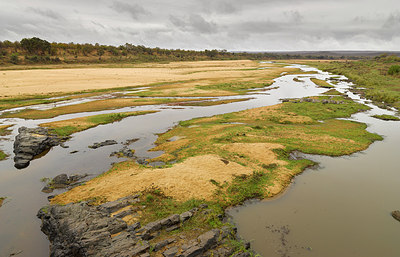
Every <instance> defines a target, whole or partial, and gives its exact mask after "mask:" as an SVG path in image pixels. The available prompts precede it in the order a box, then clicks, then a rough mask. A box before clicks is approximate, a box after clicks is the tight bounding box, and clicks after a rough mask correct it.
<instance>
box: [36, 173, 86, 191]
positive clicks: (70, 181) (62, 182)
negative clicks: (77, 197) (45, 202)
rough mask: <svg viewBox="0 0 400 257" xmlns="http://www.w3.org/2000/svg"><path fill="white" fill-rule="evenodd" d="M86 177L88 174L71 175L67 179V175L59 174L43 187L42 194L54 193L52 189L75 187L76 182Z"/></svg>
mask: <svg viewBox="0 0 400 257" xmlns="http://www.w3.org/2000/svg"><path fill="white" fill-rule="evenodd" d="M87 176H88V174H84V175H71V176H70V177H68V175H67V174H60V175H58V176H56V177H55V178H53V179H52V180H51V181H50V182H49V183H48V184H47V185H46V186H45V187H43V189H42V192H43V193H51V192H53V191H54V189H59V188H69V187H72V186H74V185H76V182H78V181H79V180H81V179H82V178H85V177H87Z"/></svg>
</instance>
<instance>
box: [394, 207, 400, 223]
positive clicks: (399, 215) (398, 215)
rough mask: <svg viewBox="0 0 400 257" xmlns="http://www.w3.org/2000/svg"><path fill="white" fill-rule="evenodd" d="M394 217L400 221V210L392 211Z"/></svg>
mask: <svg viewBox="0 0 400 257" xmlns="http://www.w3.org/2000/svg"><path fill="white" fill-rule="evenodd" d="M392 217H393V218H395V219H396V220H398V221H400V211H399V210H397V211H392Z"/></svg>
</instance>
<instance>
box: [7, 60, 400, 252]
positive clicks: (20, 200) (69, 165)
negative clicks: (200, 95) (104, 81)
mask: <svg viewBox="0 0 400 257" xmlns="http://www.w3.org/2000/svg"><path fill="white" fill-rule="evenodd" d="M299 67H300V66H299ZM301 67H303V68H304V69H305V70H310V69H311V68H307V67H305V66H301ZM311 70H312V69H311ZM294 77H296V75H286V76H282V77H280V78H277V79H276V80H275V83H274V84H273V85H272V86H271V87H273V88H275V87H277V88H275V89H272V90H268V91H259V92H256V91H255V92H251V93H250V94H248V95H245V96H235V97H219V98H216V100H220V99H236V98H248V97H249V96H250V97H252V98H253V99H251V100H248V101H245V102H236V103H230V104H224V105H219V106H207V107H199V106H193V107H190V106H182V107H179V108H176V107H174V106H169V105H155V106H141V107H132V108H131V107H129V108H122V109H119V110H112V111H101V112H90V113H78V114H69V115H63V116H59V117H56V118H52V119H46V120H22V119H2V120H0V121H1V122H2V123H3V124H16V125H15V126H14V127H13V132H12V135H10V136H8V137H6V139H8V140H1V141H0V147H1V149H3V150H5V151H6V152H7V153H8V154H10V157H11V158H9V159H8V160H5V161H1V162H0V196H6V197H7V200H6V201H5V203H4V205H3V206H2V207H1V208H0V256H9V255H10V254H12V253H17V254H18V255H17V256H48V253H49V250H48V247H49V242H48V240H47V238H46V237H45V235H44V234H43V233H42V232H41V231H40V223H41V222H40V220H39V219H37V218H36V213H37V211H38V210H39V209H40V208H41V207H42V206H44V205H46V204H48V201H47V196H48V194H45V193H42V192H41V189H42V187H43V186H44V183H42V182H40V180H41V178H44V177H50V178H52V177H55V176H56V175H58V174H61V173H66V174H69V175H71V174H85V173H88V174H91V175H90V177H89V178H91V177H94V176H97V175H98V174H101V173H103V172H105V171H107V170H108V169H109V168H110V167H111V165H112V163H113V162H119V161H122V160H123V159H118V158H116V157H110V153H111V152H114V151H118V150H120V149H121V148H122V147H123V146H124V145H123V144H124V143H125V142H126V141H127V140H130V139H135V138H138V139H139V140H137V141H135V142H133V143H131V144H130V145H129V147H130V148H131V149H135V151H136V152H135V155H136V156H137V157H138V158H151V157H156V156H158V155H160V154H161V152H149V151H148V150H149V149H151V148H152V147H153V146H154V141H155V140H156V139H157V134H158V133H163V132H165V131H167V130H168V129H170V128H172V127H173V126H175V125H176V124H177V123H178V122H179V121H182V120H189V119H192V118H196V117H205V116H212V115H216V114H222V113H229V112H235V111H240V110H245V109H249V108H256V107H261V106H268V105H273V104H276V103H279V102H280V99H282V98H295V97H306V96H313V95H318V94H320V93H323V92H325V91H327V89H322V88H317V87H315V85H313V83H312V82H311V81H310V80H309V78H310V77H317V78H321V79H325V78H328V77H330V75H328V74H327V73H320V74H317V75H307V76H298V77H301V78H302V80H304V81H305V83H299V82H295V81H293V78H294ZM338 87H342V91H343V92H344V91H346V90H347V88H348V85H347V84H345V83H342V84H341V83H339V85H338ZM354 97H356V96H354ZM44 108H45V106H44ZM140 110H159V112H158V113H154V114H148V115H144V116H135V117H129V118H126V119H124V120H122V121H120V122H116V123H113V124H107V125H101V126H98V127H96V128H92V129H89V130H87V131H83V132H80V133H76V134H74V135H73V137H72V138H71V139H70V140H69V141H68V142H67V143H66V144H65V145H67V146H68V147H69V148H62V147H60V146H57V147H54V148H52V149H51V150H50V151H49V152H48V153H47V154H46V155H45V156H43V157H41V158H39V159H36V160H33V161H32V162H31V164H30V166H29V167H27V168H26V169H23V170H17V169H15V168H14V167H13V161H12V157H13V154H12V144H13V140H14V137H15V136H16V134H17V129H18V127H20V126H28V127H35V126H37V124H40V123H44V122H51V121H57V120H64V119H71V118H77V117H83V116H89V115H96V114H101V113H111V112H122V111H140ZM377 112H378V113H380V112H382V113H386V112H387V111H384V110H377ZM365 115H366V117H368V114H365ZM370 119H373V118H369V119H368V120H367V122H368V123H371V124H372V123H374V124H375V123H379V124H382V126H383V127H385V126H386V127H388V128H387V130H390V129H393V128H396V126H397V125H395V124H394V123H389V122H386V123H385V122H383V121H378V120H375V119H373V120H370ZM392 124H393V125H392ZM397 128H398V127H397ZM384 132H385V133H386V132H387V133H389V132H388V131H384ZM385 133H381V134H384V135H385V136H386V134H385ZM393 134H396V133H395V132H393ZM106 139H114V140H116V141H117V142H119V144H117V145H112V146H106V147H102V148H98V149H89V148H88V147H87V146H88V145H91V144H93V143H94V142H102V141H104V140H106ZM392 141H393V142H394V143H395V142H397V145H399V144H398V143H399V142H398V141H395V139H392V138H391V137H389V136H387V139H385V141H383V142H379V143H375V144H374V145H373V147H371V149H374V147H382V146H385V145H386V144H387V142H392ZM394 146H395V144H394ZM385 149H386V148H385ZM385 149H381V151H386V150H385ZM73 151H78V152H77V153H74V154H71V153H70V152H73ZM368 151H370V150H367V151H366V152H365V153H367V152H368ZM377 152H378V153H379V151H377ZM395 152H396V151H394V153H393V154H395ZM365 153H363V154H358V155H354V156H352V157H346V158H338V159H330V158H327V157H322V159H321V160H317V161H318V162H320V163H321V165H322V166H323V167H324V168H322V169H320V170H318V171H311V172H308V171H307V172H305V173H304V174H303V175H301V176H299V177H298V178H297V179H296V183H295V185H294V186H292V187H290V189H289V190H288V192H287V193H285V194H283V195H282V197H280V198H278V199H276V200H273V201H270V202H268V203H267V205H268V204H270V206H271V208H270V209H271V210H272V209H273V210H274V211H271V210H265V211H264V210H261V209H254V211H250V210H252V208H261V207H260V206H263V204H265V203H264V202H262V203H257V204H252V205H246V206H245V207H240V208H239V209H237V210H235V211H234V214H233V216H234V221H235V222H236V223H237V225H238V227H239V233H240V235H242V236H243V237H244V238H246V239H249V240H250V239H254V241H253V246H254V248H255V249H256V250H257V251H259V252H260V253H261V254H262V255H263V256H273V255H271V254H272V253H273V252H275V251H276V249H275V248H274V247H279V246H280V244H281V243H282V242H281V241H282V240H281V241H279V240H275V239H276V238H277V236H281V234H279V232H274V233H272V234H271V235H270V238H269V239H268V240H267V239H266V238H267V237H268V236H269V232H268V231H269V230H271V231H272V230H274V229H275V227H277V228H278V230H279V229H280V231H282V230H285V233H287V235H286V234H283V235H284V238H283V239H284V240H287V241H288V242H289V243H292V240H289V239H290V238H289V237H293V238H297V239H298V237H299V238H303V235H298V234H296V236H295V237H294V236H293V235H294V233H295V231H296V230H297V229H296V228H295V226H294V225H293V224H290V222H286V221H289V220H290V219H291V218H290V215H288V217H287V218H285V219H283V221H284V222H282V220H280V217H284V215H282V214H280V213H279V211H277V210H278V209H279V207H276V206H278V204H277V203H279V202H280V201H282V199H285V198H286V197H287V196H290V195H291V194H292V193H291V192H292V191H295V190H297V187H298V185H301V184H302V183H301V182H298V179H306V178H307V177H308V176H309V175H308V174H329V175H326V176H328V177H326V178H325V177H321V178H320V181H316V183H315V184H316V185H320V184H321V183H322V180H324V179H329V181H331V183H328V184H329V185H325V186H324V187H323V189H324V192H331V194H330V197H328V198H326V199H322V200H321V201H322V202H325V201H326V202H330V206H331V208H333V209H340V208H338V207H340V206H337V204H338V203H342V202H343V201H336V200H335V199H336V197H334V196H335V195H336V193H337V192H340V195H343V196H346V192H347V194H348V195H347V197H348V198H352V199H353V198H354V201H355V202H360V203H361V202H362V201H364V200H363V199H364V198H363V197H366V192H364V191H363V192H362V193H361V192H360V193H357V192H358V190H361V188H363V187H361V186H360V187H357V186H356V185H357V184H353V183H348V184H346V183H344V182H343V183H344V184H343V185H340V187H341V188H340V189H339V188H338V187H337V186H335V183H337V181H336V180H339V181H342V180H343V181H347V180H346V179H340V177H337V174H341V173H340V172H339V173H338V172H331V171H329V170H325V169H326V168H327V167H329V165H328V164H329V163H330V162H331V163H332V165H333V166H332V167H337V165H341V164H340V163H341V161H342V160H348V159H350V160H353V159H359V158H360V157H363V156H364V155H365ZM372 155H373V156H374V157H373V158H372V157H369V159H371V161H372V160H375V162H376V163H381V161H380V159H379V158H381V155H382V154H377V155H375V154H372ZM385 156H386V155H385ZM397 157H400V156H397ZM313 158H317V157H313ZM318 158H319V157H318ZM324 158H325V159H324ZM393 159H396V158H393ZM385 160H386V159H385ZM382 165H383V167H390V166H386V163H382V164H381V165H380V167H381V169H379V170H383V169H382ZM342 166H346V163H344V164H343V165H342ZM367 166H371V167H372V165H367ZM360 167H361V166H360ZM341 170H342V169H341ZM352 170H354V172H356V173H357V171H358V172H359V173H360V172H361V171H360V170H361V169H359V168H357V167H356V166H354V168H353V169H352ZM391 170H392V173H390V174H389V173H387V175H385V176H378V175H377V174H370V176H363V178H366V177H370V179H371V181H375V183H372V184H374V187H372V188H365V189H366V190H367V189H368V192H369V193H368V194H367V195H368V197H367V198H368V199H369V198H371V199H376V200H377V201H376V203H379V204H380V205H378V206H377V205H376V204H375V205H373V206H370V208H371V209H372V210H369V213H370V212H379V213H380V212H382V210H381V205H382V203H383V202H386V200H385V199H384V198H380V197H377V195H379V194H378V193H377V192H375V190H378V191H379V192H381V191H383V190H386V191H388V190H389V189H390V188H392V185H393V184H395V181H396V179H398V177H396V174H397V173H396V172H395V171H393V168H391ZM395 170H396V169H395ZM343 173H344V174H346V172H344V171H343ZM347 173H349V172H347ZM349 174H351V173H349ZM364 175H365V174H364ZM376 176H378V177H382V178H383V177H384V178H387V180H388V181H387V182H388V183H386V182H385V181H382V182H381V183H380V182H379V183H378V182H376V181H377V178H376ZM398 181H399V180H397V182H398ZM304 183H306V185H307V186H308V185H309V184H311V181H307V180H305V182H304ZM346 185H347V186H350V187H351V188H357V190H351V189H350V188H347V189H346ZM307 186H306V187H307ZM381 187H384V189H382V188H381ZM359 188H360V189H359ZM391 190H392V189H391ZM353 191H354V192H353ZM389 191H390V190H389ZM61 192H62V190H57V191H55V192H54V193H53V194H58V193H61ZM314 192H315V194H313V193H312V194H310V195H305V196H304V197H303V198H302V199H300V200H297V201H299V203H298V204H300V202H301V203H302V204H301V205H304V206H307V205H313V203H317V199H320V196H322V195H323V194H322V193H321V192H318V191H314ZM349 192H352V193H349ZM371 192H373V193H371ZM390 192H391V191H390ZM387 193H389V192H387ZM394 193H396V192H394ZM294 194H295V195H298V193H297V192H296V193H294ZM397 195H399V194H398V191H397ZM358 197H360V198H359V199H358ZM390 199H392V200H394V196H393V195H392V197H391V198H390ZM307 202H309V203H307ZM370 202H371V201H370ZM387 202H390V201H389V200H387ZM373 203H375V202H373ZM274 204H275V205H276V206H272V205H274ZM350 205H351V206H352V205H354V204H350ZM393 205H395V204H393ZM398 205H400V204H398ZM316 206H319V205H316ZM351 206H343V210H346V211H345V213H342V216H340V217H336V220H337V221H338V222H344V223H345V222H346V219H347V218H348V216H351V215H354V213H353V211H349V210H350V209H349V208H350V207H351ZM344 207H349V208H344ZM390 207H392V206H390ZM393 208H394V206H393ZM398 208H400V206H398ZM389 209H390V208H389V206H388V210H386V209H385V210H384V211H383V213H384V214H383V216H385V215H386V216H385V217H386V218H387V220H385V221H386V222H388V223H390V222H392V220H391V217H387V216H388V213H387V211H389ZM329 210H330V209H329ZM274 212H275V214H273V213H274ZM337 212H339V211H337ZM268 213H271V216H274V217H276V220H275V221H274V222H272V220H273V219H272V218H267V219H264V220H263V219H262V217H267V214H268ZM288 213H290V211H289V212H288ZM326 213H330V211H326ZM326 213H324V215H327V214H326ZM251 214H253V215H255V217H259V220H258V224H259V226H258V227H259V228H261V227H262V226H260V224H264V223H265V222H267V221H268V224H266V225H265V226H270V229H269V230H268V229H265V230H260V231H259V230H257V229H255V228H254V229H250V230H246V229H247V228H251V227H252V225H249V224H247V223H245V222H246V221H248V220H249V219H256V218H254V217H252V216H251ZM306 216H307V217H308V218H309V221H310V222H311V223H304V221H302V220H301V219H300V218H299V219H298V220H299V223H304V224H306V225H305V228H306V229H305V230H304V231H309V232H308V233H309V234H313V233H312V231H315V229H316V226H318V227H320V225H318V224H316V226H314V225H313V224H312V221H314V220H316V218H315V217H313V215H312V213H311V214H310V215H306ZM322 216H323V215H322ZM296 217H297V216H296ZM363 217H365V215H360V217H359V219H364V218H363ZM292 218H293V217H292ZM296 219H297V218H295V220H296ZM325 221H326V220H325ZM331 222H332V220H329V222H328V223H331ZM253 224H254V223H253ZM307 224H309V225H308V226H307ZM382 225H383V224H381V223H378V224H377V226H378V227H379V226H382ZM393 225H394V226H395V225H400V224H393ZM263 226H264V225H263ZM283 226H286V227H287V229H288V230H289V232H287V231H286V227H284V228H280V227H283ZM332 226H334V227H336V226H335V225H332ZM370 226H371V225H370ZM363 231H369V230H366V228H363V229H361V228H359V230H358V231H353V234H357V235H360V234H361V233H363ZM278 234H279V235H278ZM322 234H324V235H325V236H326V237H327V236H328V235H329V236H333V235H331V233H330V232H329V230H325V231H324V233H322ZM350 234H351V233H350V232H349V231H342V237H346V236H347V235H350ZM366 234H369V235H370V237H371V238H373V240H374V241H379V240H381V241H384V242H386V243H387V245H388V247H389V246H390V247H391V248H393V247H394V246H393V245H391V244H390V243H389V241H390V240H389V238H388V239H387V240H386V239H385V240H383V239H382V238H381V237H380V239H379V240H378V236H377V235H372V234H371V233H369V232H368V233H366ZM384 235H386V234H384ZM274 236H275V237H276V238H275V237H274ZM358 237H359V236H358ZM318 238H319V239H321V238H322V236H320V237H318ZM356 238H357V237H356ZM397 238H398V234H397ZM350 239H352V238H350ZM260 240H261V241H260ZM310 240H311V239H310ZM354 240H356V239H354ZM371 240H372V239H371ZM275 241H276V242H275ZM320 241H324V240H322V239H321V240H320ZM344 241H350V240H349V238H348V237H347V240H344ZM284 242H285V241H284ZM295 242H296V245H298V246H300V247H304V246H305V247H312V250H310V249H307V251H306V253H307V254H309V253H315V252H317V250H315V249H318V247H316V246H315V242H313V240H311V241H310V242H308V241H307V242H303V241H295ZM267 243H268V245H271V247H272V248H263V245H266V244H267ZM274 245H275V246H274ZM278 250H279V248H278ZM301 250H304V249H301ZM283 251H285V249H283ZM326 251H329V252H330V251H331V250H329V249H328V248H327V249H326ZM278 256H289V255H278ZM290 256H296V255H290ZM299 256H302V255H299ZM319 256H321V255H319ZM324 256H328V255H324ZM343 256H349V255H343ZM365 256H372V255H365ZM375 256H376V255H375ZM386 256H391V255H386Z"/></svg>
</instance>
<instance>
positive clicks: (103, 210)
mask: <svg viewBox="0 0 400 257" xmlns="http://www.w3.org/2000/svg"><path fill="white" fill-rule="evenodd" d="M139 201H140V200H139V195H135V196H129V197H124V198H121V199H119V200H117V201H114V202H108V203H105V204H102V205H100V206H90V205H89V204H88V202H82V203H75V204H67V205H51V206H47V207H44V208H42V209H41V210H40V211H39V213H38V217H39V218H40V219H41V220H42V226H41V228H42V231H43V232H44V233H45V234H46V235H47V236H48V238H49V240H50V243H51V244H50V256H52V257H61V256H143V257H145V256H150V255H149V254H150V252H151V251H153V252H157V253H159V254H162V255H163V256H166V257H172V256H180V257H192V256H221V257H222V256H230V255H232V254H233V253H234V250H233V249H232V248H230V247H229V246H228V244H227V242H228V240H229V239H232V238H234V237H235V232H236V231H235V230H234V229H232V228H230V227H223V228H222V229H213V230H210V231H206V232H204V233H201V234H200V235H199V236H197V237H195V238H191V239H186V238H185V236H182V235H179V233H174V234H171V237H169V238H165V235H164V236H163V237H162V238H160V233H161V231H163V230H164V231H167V229H169V228H173V227H175V226H178V228H179V227H180V226H182V225H183V224H184V223H185V222H188V220H189V219H192V218H193V216H194V215H196V214H198V213H201V212H200V211H201V209H199V208H194V209H192V210H190V211H188V212H184V213H182V214H173V215H170V216H168V217H166V218H164V219H161V220H157V221H154V222H150V223H148V224H146V225H145V226H143V227H142V226H141V225H140V223H138V222H137V223H134V224H133V225H130V226H128V225H127V223H126V222H125V221H123V220H122V219H120V218H118V217H119V216H118V211H119V210H120V211H122V212H124V211H125V210H126V208H128V207H129V206H131V205H132V204H133V203H135V202H136V203H137V202H139ZM122 212H120V213H122Z"/></svg>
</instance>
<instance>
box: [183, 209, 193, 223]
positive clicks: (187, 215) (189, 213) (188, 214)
mask: <svg viewBox="0 0 400 257" xmlns="http://www.w3.org/2000/svg"><path fill="white" fill-rule="evenodd" d="M192 216H193V213H192V212H191V211H187V212H184V213H182V214H181V216H180V218H181V221H182V222H184V221H186V220H188V219H190V218H191V217H192Z"/></svg>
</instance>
